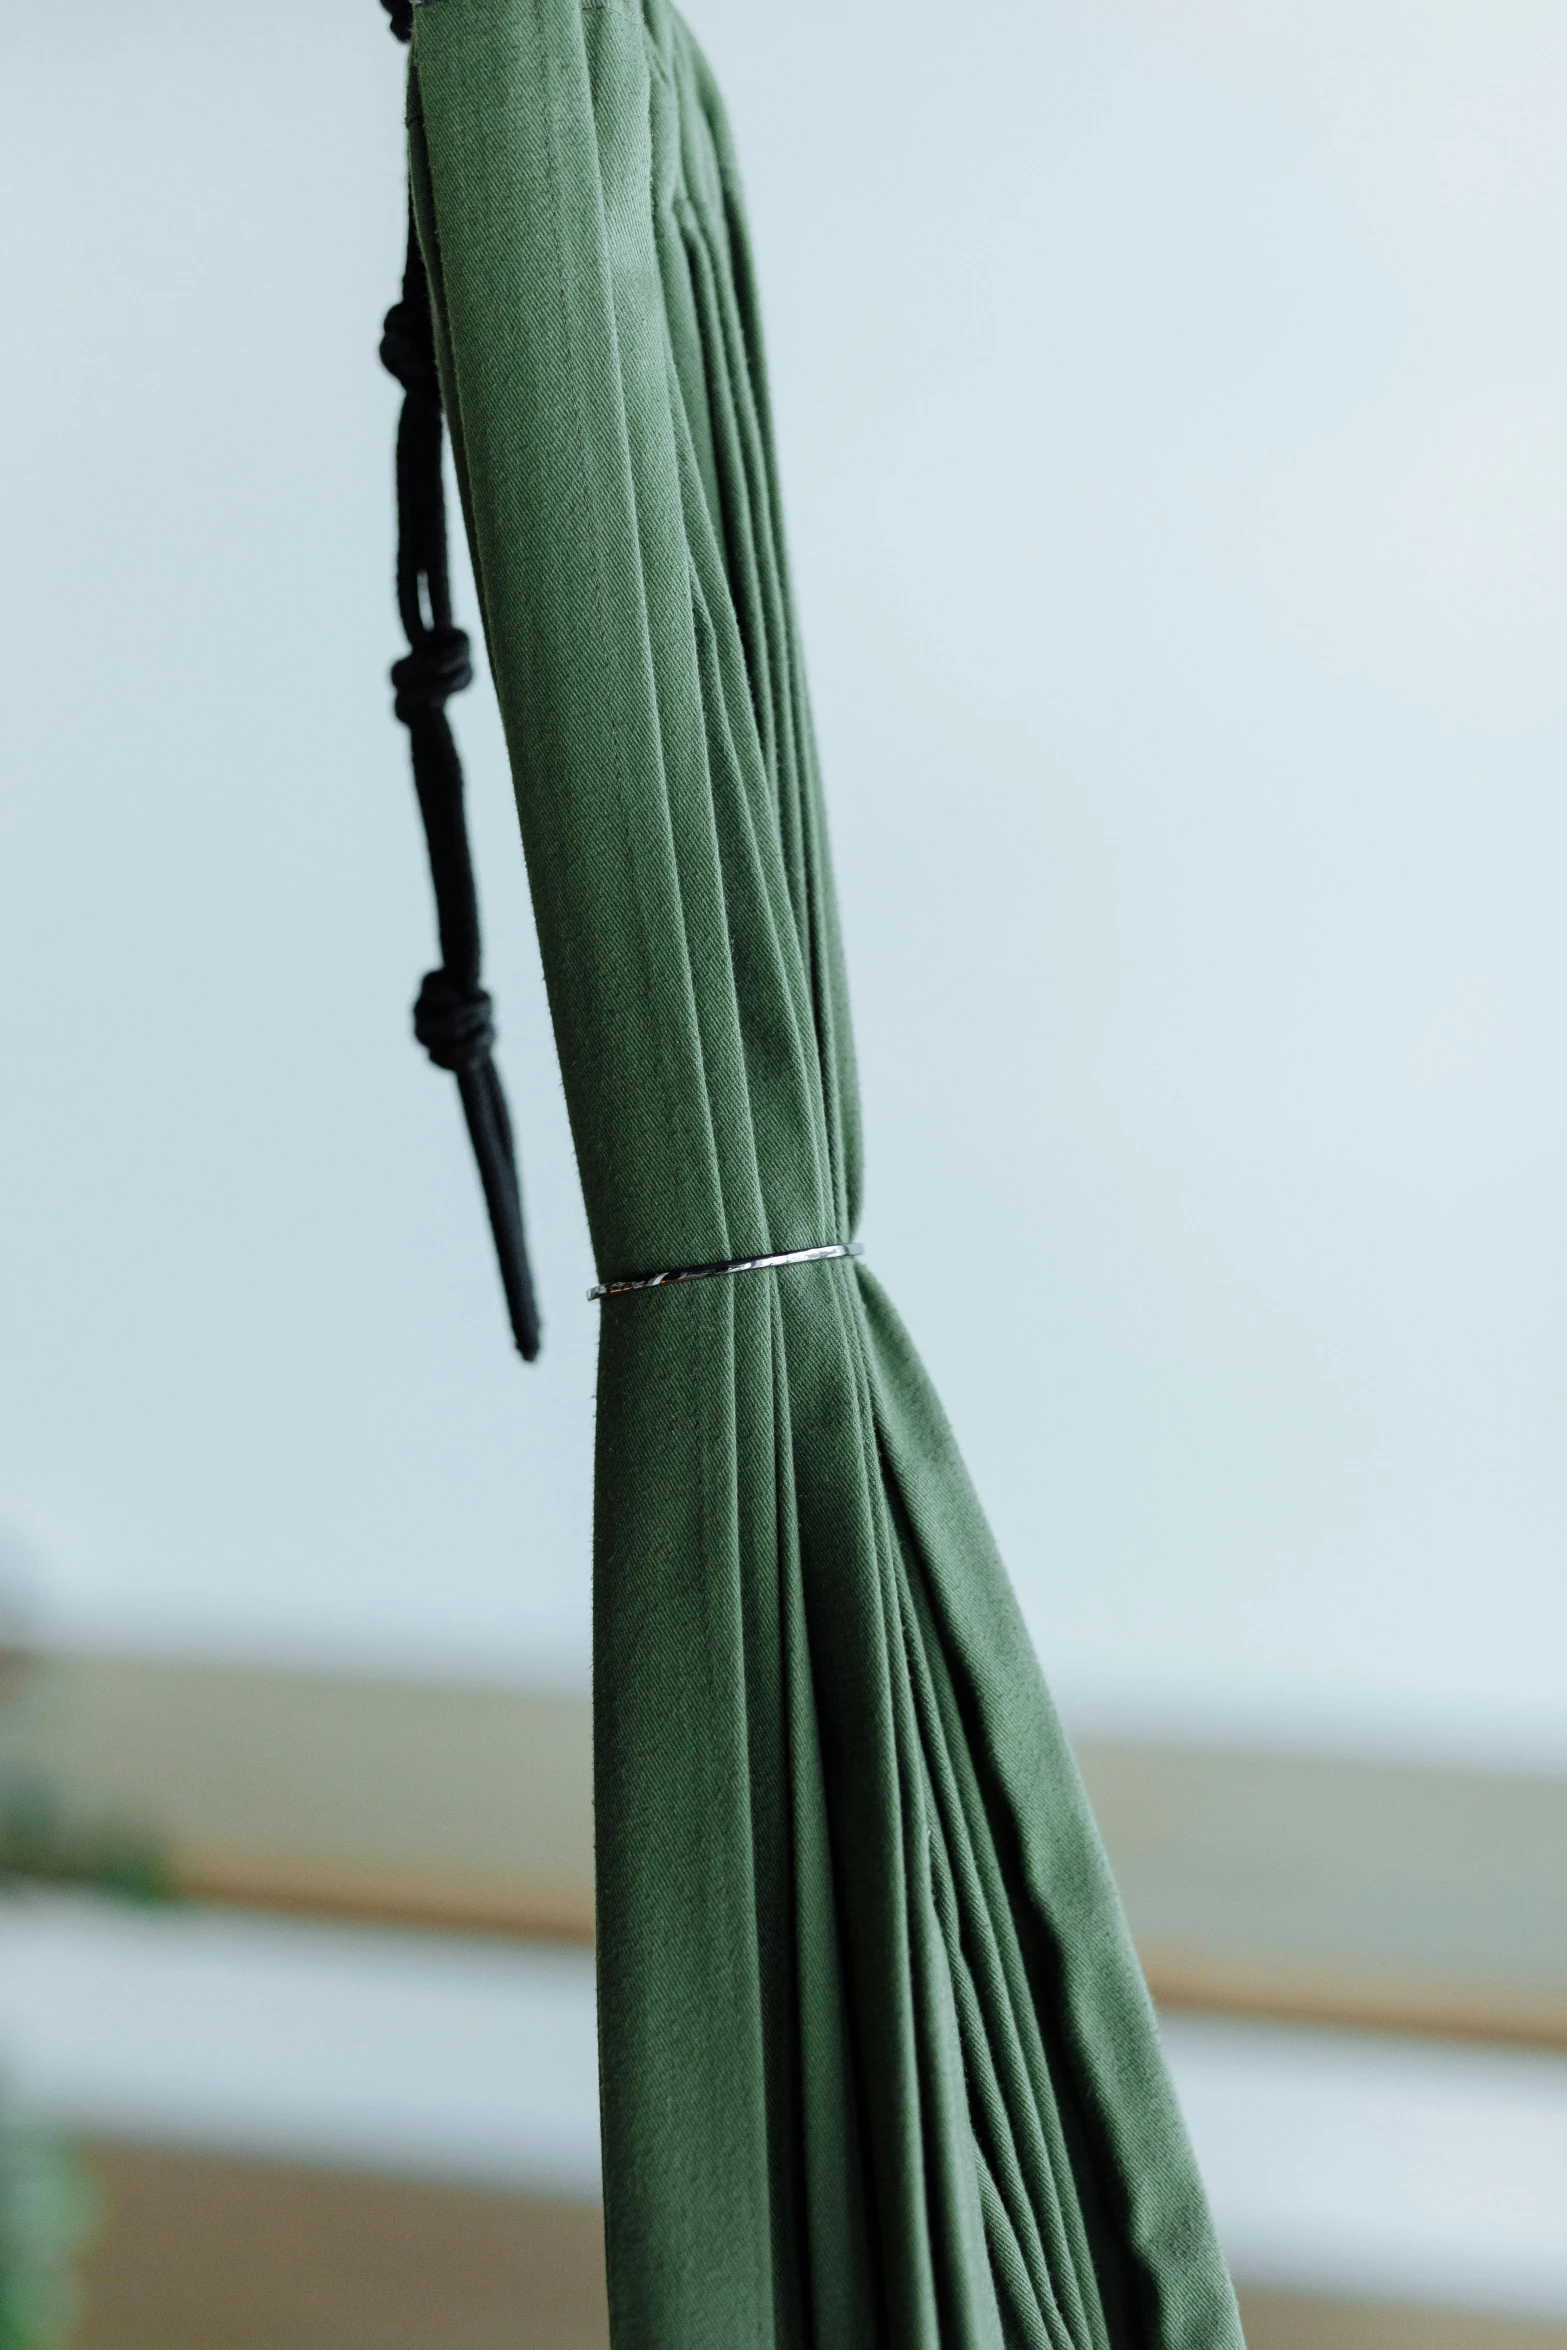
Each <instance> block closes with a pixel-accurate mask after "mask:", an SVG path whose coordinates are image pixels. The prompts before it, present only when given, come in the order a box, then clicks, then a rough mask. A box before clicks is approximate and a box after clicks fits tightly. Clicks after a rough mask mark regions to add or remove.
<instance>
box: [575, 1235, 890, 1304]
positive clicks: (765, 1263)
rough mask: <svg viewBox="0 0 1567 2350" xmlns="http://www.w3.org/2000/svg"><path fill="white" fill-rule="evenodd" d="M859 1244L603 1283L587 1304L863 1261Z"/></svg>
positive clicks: (843, 1243) (784, 1251) (786, 1252)
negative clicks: (833, 1261) (681, 1284)
mask: <svg viewBox="0 0 1567 2350" xmlns="http://www.w3.org/2000/svg"><path fill="white" fill-rule="evenodd" d="M864 1254H865V1244H864V1242H863V1241H859V1240H833V1241H829V1242H828V1243H827V1246H826V1247H825V1248H785V1249H779V1250H777V1251H776V1252H775V1253H774V1254H773V1255H772V1256H768V1257H729V1258H726V1259H725V1260H724V1262H723V1263H721V1264H717V1265H685V1266H682V1267H681V1268H680V1269H679V1270H678V1271H676V1272H673V1273H643V1274H641V1275H640V1276H639V1277H638V1278H637V1279H636V1280H635V1281H601V1282H599V1284H598V1285H597V1287H596V1288H594V1289H590V1290H589V1291H588V1302H589V1304H590V1305H591V1304H593V1303H594V1302H595V1301H596V1300H597V1299H599V1298H601V1297H624V1296H625V1295H626V1294H627V1292H628V1291H630V1290H633V1289H667V1288H668V1286H669V1284H670V1283H671V1282H672V1281H713V1280H716V1279H717V1277H718V1275H719V1274H720V1273H767V1272H770V1271H771V1270H772V1269H773V1267H774V1266H777V1265H817V1264H820V1263H821V1261H822V1259H823V1258H824V1257H863V1256H864Z"/></svg>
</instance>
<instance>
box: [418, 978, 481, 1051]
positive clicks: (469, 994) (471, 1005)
mask: <svg viewBox="0 0 1567 2350" xmlns="http://www.w3.org/2000/svg"><path fill="white" fill-rule="evenodd" d="M414 1035H415V1036H416V1037H417V1038H418V1040H419V1042H420V1043H421V1044H422V1045H423V1047H424V1049H425V1051H426V1052H427V1053H428V1054H429V1056H430V1058H431V1060H432V1061H433V1062H434V1063H435V1065H436V1067H437V1069H449V1070H450V1071H451V1072H452V1074H453V1076H456V1077H461V1076H464V1075H466V1074H467V1072H468V1071H469V1070H471V1069H477V1068H478V1067H479V1065H480V1063H481V1062H482V1061H487V1060H488V1059H489V1057H490V1054H491V1053H492V1052H493V1051H494V1049H495V1019H494V1013H493V1009H492V1006H491V1003H490V999H489V996H488V994H487V993H486V991H485V990H484V989H483V988H482V987H477V986H474V987H465V986H464V985H463V983H462V981H461V980H460V979H454V978H453V977H452V974H451V973H450V972H449V971H448V970H446V969H445V968H444V967H443V968H442V969H441V970H439V971H427V972H426V973H425V975H424V981H423V984H422V985H421V987H420V989H419V995H418V1000H417V1001H416V1003H415V1004H414Z"/></svg>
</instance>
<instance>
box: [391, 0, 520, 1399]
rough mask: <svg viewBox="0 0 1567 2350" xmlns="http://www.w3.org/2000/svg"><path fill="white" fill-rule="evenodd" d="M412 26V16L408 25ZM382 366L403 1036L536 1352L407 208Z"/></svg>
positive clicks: (430, 359)
mask: <svg viewBox="0 0 1567 2350" xmlns="http://www.w3.org/2000/svg"><path fill="white" fill-rule="evenodd" d="M382 5H383V6H384V7H385V8H386V11H387V13H388V15H389V16H390V17H391V19H392V30H393V32H394V33H395V34H397V36H398V38H399V39H401V40H405V41H406V40H407V38H408V29H404V24H405V20H411V14H412V11H411V5H410V0H382ZM409 29H411V23H410V25H409ZM381 363H382V365H383V366H384V367H386V368H387V369H388V371H389V372H390V373H391V374H392V375H395V376H396V378H397V380H398V382H399V383H400V384H401V385H402V387H403V411H402V415H401V417H400V418H399V420H398V425H397V605H398V610H399V611H400V613H401V614H402V621H403V627H404V628H405V629H406V631H407V634H408V651H407V652H406V653H405V654H404V656H403V658H402V659H401V660H400V661H397V662H394V663H393V666H392V684H393V686H394V688H395V689H396V695H397V699H396V702H395V704H394V708H395V709H396V712H397V715H398V717H399V718H400V719H401V720H402V722H403V724H404V725H405V726H406V727H407V729H408V747H409V751H410V753H411V754H412V759H413V774H414V789H415V790H416V791H417V793H418V795H419V813H420V815H421V816H422V817H423V819H424V835H425V840H426V843H427V845H428V847H429V852H430V878H431V880H432V881H433V882H434V884H435V916H436V927H437V929H438V932H439V934H440V942H441V967H440V969H439V970H438V971H428V972H426V974H425V978H424V984H423V986H422V987H421V988H420V990H419V997H418V1001H417V1002H416V1004H415V1005H414V1034H415V1036H416V1037H417V1038H418V1040H419V1042H420V1043H421V1044H422V1045H423V1046H424V1049H425V1051H426V1052H427V1053H428V1054H429V1056H430V1058H431V1060H432V1061H433V1062H434V1063H435V1065H436V1067H437V1068H438V1069H449V1070H450V1071H451V1072H452V1075H453V1076H454V1077H455V1078H456V1080H457V1090H458V1092H459V1094H460V1095H461V1096H462V1106H463V1114H464V1116H465V1117H466V1118H467V1121H468V1134H469V1138H470V1140H471V1141H472V1143H473V1155H474V1157H475V1159H476V1160H477V1161H478V1164H479V1180H480V1182H481V1183H482V1184H483V1186H484V1197H485V1203H486V1205H487V1206H488V1208H489V1211H490V1230H491V1231H492V1232H493V1233H494V1235H495V1254H496V1256H497V1258H498V1259H499V1262H500V1272H501V1286H502V1288H503V1289H504V1290H505V1292H506V1307H507V1311H508V1313H509V1314H510V1316H511V1327H512V1336H513V1337H514V1338H515V1339H516V1341H517V1351H518V1352H519V1354H521V1355H522V1356H523V1358H524V1360H525V1361H527V1362H530V1363H531V1362H532V1361H533V1360H534V1359H535V1357H536V1356H537V1354H538V1351H539V1309H538V1304H537V1301H536V1299H535V1297H534V1291H533V1275H532V1272H531V1271H530V1269H529V1265H528V1246H527V1241H526V1238H525V1236H524V1233H523V1226H522V1192H521V1187H520V1185H519V1183H518V1180H517V1156H516V1151H515V1148H514V1146H513V1142H512V1131H511V1120H510V1118H509V1117H508V1115H507V1111H506V1096H505V1094H504V1093H503V1092H502V1091H501V1081H500V1078H499V1076H498V1074H497V1072H496V1068H495V1063H494V1061H493V1059H492V1058H491V1055H492V1053H493V1050H494V1045H495V1022H494V1018H493V1016H492V1008H491V1004H490V999H489V996H488V995H487V994H486V993H485V991H484V989H483V988H482V987H481V986H480V984H479V901H478V897H477V894H476V892H475V890H474V885H473V859H472V857H471V856H470V854H469V850H468V826H467V821H466V818H465V816H464V813H463V780H462V763H461V761H460V760H459V759H458V756H457V746H456V744H455V743H454V742H453V740H452V730H451V727H450V725H449V724H448V722H447V717H446V704H447V701H448V699H449V697H450V696H451V695H452V694H455V693H460V692H461V691H462V689H463V687H464V686H465V685H468V684H470V683H471V682H472V679H473V667H472V664H471V662H470V661H469V658H468V639H467V637H466V635H465V634H464V632H463V631H462V630H461V629H460V628H455V627H454V626H453V625H452V598H451V584H450V580H449V577H448V574H447V566H446V489H445V483H444V481H443V478H442V472H441V442H442V424H441V387H440V379H439V377H438V375H437V374H436V367H435V336H434V330H433V327H432V323H431V318H430V289H429V286H428V284H427V283H426V280H425V274H424V259H423V256H422V254H421V253H420V251H419V239H418V236H417V234H416V232H415V229H414V222H413V214H412V211H411V210H410V212H409V218H408V258H407V261H406V263H405V265H404V269H403V298H402V300H401V301H400V302H396V303H394V304H393V305H392V308H391V309H390V310H389V311H388V312H387V314H386V327H385V331H384V333H383V335H382V337H381Z"/></svg>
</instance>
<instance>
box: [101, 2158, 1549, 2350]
mask: <svg viewBox="0 0 1567 2350" xmlns="http://www.w3.org/2000/svg"><path fill="white" fill-rule="evenodd" d="M91 2159H92V2162H93V2165H94V2168H95V2169H96V2170H97V2172H98V2174H99V2177H100V2178H101V2180H102V2182H103V2185H104V2188H105V2192H106V2214H105V2219H104V2224H103V2227H102V2229H101V2231H100V2235H99V2238H98V2242H97V2244H96V2246H95V2248H94V2250H93V2252H92V2254H91V2256H90V2258H89V2261H88V2263H87V2274H86V2284H87V2294H88V2307H87V2313H86V2319H85V2322H84V2325H83V2328H82V2331H81V2333H80V2335H79V2337H78V2339H77V2343H76V2345H75V2350H607V2345H608V2341H609V2325H608V2315H607V2311H606V2308H605V2300H604V2272H603V2244H602V2238H601V2233H600V2227H599V2215H598V2212H597V2210H596V2208H595V2207H594V2206H592V2205H590V2204H575V2203H552V2202H545V2201H541V2200H538V2199H535V2198H531V2197H525V2196H519V2195H506V2194H498V2193H495V2192H492V2191H487V2190H483V2189H478V2188H468V2187H453V2186H427V2185H421V2184H418V2183H415V2182H411V2181H409V2180H406V2179H390V2178H367V2177H362V2176H358V2175H355V2174H351V2173H347V2172H340V2171H326V2170H312V2169H306V2168H304V2167H303V2166H297V2167H296V2166H294V2165H292V2164H286V2163H264V2162H252V2161H239V2160H235V2159H233V2158H230V2157H223V2156H217V2155H203V2154H190V2153H177V2152H171V2151H169V2150H166V2149H164V2150H155V2149H151V2148H145V2147H128V2146H97V2147H94V2148H93V2149H91ZM1241 2302H1242V2313H1243V2316H1244V2319H1245V2324H1246V2336H1247V2341H1248V2344H1249V2346H1250V2350H1567V2326H1557V2325H1536V2324H1530V2323H1528V2322H1527V2321H1524V2320H1519V2319H1516V2318H1504V2317H1491V2316H1486V2315H1484V2314H1470V2313H1465V2312H1457V2311H1452V2310H1417V2309H1405V2308H1401V2307H1399V2306H1397V2305H1395V2304H1388V2303H1384V2304H1372V2303H1352V2302H1339V2301H1330V2300H1318V2299H1314V2298H1312V2297H1310V2296H1308V2295H1303V2294H1287V2293H1274V2292H1261V2291H1243V2293H1242V2296H1241Z"/></svg>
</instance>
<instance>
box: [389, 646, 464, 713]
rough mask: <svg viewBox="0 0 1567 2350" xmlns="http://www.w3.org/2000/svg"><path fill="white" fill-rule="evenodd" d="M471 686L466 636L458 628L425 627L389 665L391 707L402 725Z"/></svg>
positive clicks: (444, 705)
mask: <svg viewBox="0 0 1567 2350" xmlns="http://www.w3.org/2000/svg"><path fill="white" fill-rule="evenodd" d="M472 683H473V663H472V661H471V660H470V659H469V657H468V635H467V631H466V630H465V629H461V628H451V627H447V628H427V629H426V630H425V632H424V634H423V636H422V637H420V638H419V640H418V642H417V643H416V644H414V645H412V646H411V647H410V648H409V650H408V651H407V652H406V653H405V654H404V655H403V657H402V659H401V660H400V661H394V662H393V663H392V684H393V686H394V687H395V688H396V691H397V699H396V701H395V702H394V704H393V708H394V709H395V710H396V712H397V715H398V717H399V718H400V719H401V720H402V722H403V724H404V725H405V726H407V725H409V724H411V722H412V721H413V720H414V719H415V718H427V717H429V716H430V715H431V714H432V713H433V712H436V711H440V710H444V709H445V707H446V704H447V702H448V700H449V699H450V697H451V696H452V695H453V694H460V693H461V692H462V689H463V687H464V686H465V685H472Z"/></svg>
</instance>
